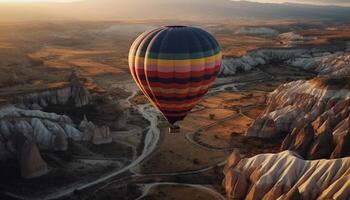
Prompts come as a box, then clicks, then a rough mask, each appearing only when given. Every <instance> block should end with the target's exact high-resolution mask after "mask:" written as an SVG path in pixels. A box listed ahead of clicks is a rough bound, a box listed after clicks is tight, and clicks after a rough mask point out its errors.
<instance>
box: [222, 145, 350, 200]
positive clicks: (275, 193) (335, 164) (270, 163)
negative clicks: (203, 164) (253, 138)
mask: <svg viewBox="0 0 350 200" xmlns="http://www.w3.org/2000/svg"><path fill="white" fill-rule="evenodd" d="M233 157H235V158H233ZM232 159H234V160H236V161H235V162H228V164H227V165H226V167H225V179H224V181H223V185H224V187H225V189H226V192H227V196H228V199H230V200H231V199H232V200H233V199H246V200H270V199H278V200H292V199H308V200H316V199H317V200H323V199H339V200H340V199H349V198H350V190H349V188H350V158H343V159H333V160H313V161H306V160H303V159H302V158H301V157H300V156H299V155H298V154H296V153H294V152H292V151H284V152H281V153H278V154H260V155H257V156H254V157H252V158H244V159H240V157H239V156H237V153H235V154H233V155H231V156H230V160H232Z"/></svg>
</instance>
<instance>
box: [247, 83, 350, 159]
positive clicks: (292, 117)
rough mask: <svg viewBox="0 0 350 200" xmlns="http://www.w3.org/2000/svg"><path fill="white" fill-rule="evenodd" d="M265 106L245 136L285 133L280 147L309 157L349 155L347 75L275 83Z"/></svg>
mask: <svg viewBox="0 0 350 200" xmlns="http://www.w3.org/2000/svg"><path fill="white" fill-rule="evenodd" d="M267 104H268V107H267V109H266V110H265V111H264V113H263V114H262V115H261V116H260V117H258V118H257V119H256V120H255V121H254V122H253V123H252V125H251V126H250V127H249V128H248V130H247V132H246V136H254V137H261V138H272V137H281V136H283V135H284V134H286V137H285V139H284V141H283V144H282V146H281V149H282V150H286V149H289V150H294V151H297V152H299V154H300V155H302V156H304V157H305V158H309V159H319V158H330V157H331V158H339V157H344V156H348V155H349V149H348V148H347V147H346V144H347V143H348V142H347V141H345V140H346V138H348V137H350V136H349V133H348V130H349V128H350V123H349V122H350V78H349V77H344V78H326V77H318V78H315V79H312V80H308V81H305V80H300V81H295V82H290V83H287V84H284V85H281V86H280V87H278V88H277V89H276V90H275V91H274V92H272V93H271V94H270V96H269V99H268V102H267Z"/></svg>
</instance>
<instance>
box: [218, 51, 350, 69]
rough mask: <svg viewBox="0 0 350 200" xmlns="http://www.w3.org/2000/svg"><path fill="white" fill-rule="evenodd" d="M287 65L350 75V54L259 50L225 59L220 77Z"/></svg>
mask: <svg viewBox="0 0 350 200" xmlns="http://www.w3.org/2000/svg"><path fill="white" fill-rule="evenodd" d="M276 63H279V64H285V65H291V66H295V67H299V68H302V69H305V70H312V71H316V72H318V73H319V74H320V75H325V74H327V75H332V76H345V75H350V70H349V69H348V67H347V66H349V63H350V52H349V51H346V52H344V51H339V52H333V53H332V52H324V51H320V50H317V49H311V50H308V49H297V48H289V49H259V50H256V51H253V52H251V53H249V54H247V55H245V56H243V57H239V58H225V59H223V62H222V67H221V69H220V72H219V75H220V76H232V75H235V74H237V73H239V72H247V71H251V70H253V69H254V68H256V67H258V66H262V65H266V64H276Z"/></svg>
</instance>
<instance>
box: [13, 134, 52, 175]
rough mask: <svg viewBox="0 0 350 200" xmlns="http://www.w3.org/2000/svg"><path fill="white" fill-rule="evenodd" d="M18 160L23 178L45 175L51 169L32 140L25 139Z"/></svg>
mask: <svg viewBox="0 0 350 200" xmlns="http://www.w3.org/2000/svg"><path fill="white" fill-rule="evenodd" d="M18 150H19V151H18V161H19V165H20V167H21V176H22V177H23V178H27V179H29V178H36V177H40V176H43V175H45V174H46V173H47V172H48V171H49V170H48V167H47V164H46V162H45V161H44V160H43V159H42V157H41V155H40V152H39V149H38V147H37V145H36V144H35V143H34V142H33V141H31V140H28V139H27V140H25V141H24V143H23V144H22V147H21V148H20V149H18Z"/></svg>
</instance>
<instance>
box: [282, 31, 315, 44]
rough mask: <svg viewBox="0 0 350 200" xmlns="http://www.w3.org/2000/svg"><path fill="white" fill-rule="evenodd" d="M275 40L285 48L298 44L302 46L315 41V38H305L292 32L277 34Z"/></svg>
mask: <svg viewBox="0 0 350 200" xmlns="http://www.w3.org/2000/svg"><path fill="white" fill-rule="evenodd" d="M277 38H278V40H279V41H280V43H281V44H284V45H287V46H295V45H298V44H303V43H304V42H306V41H310V40H314V39H316V38H315V37H305V36H302V35H299V34H297V33H294V32H286V33H282V34H279V35H278V37H277Z"/></svg>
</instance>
